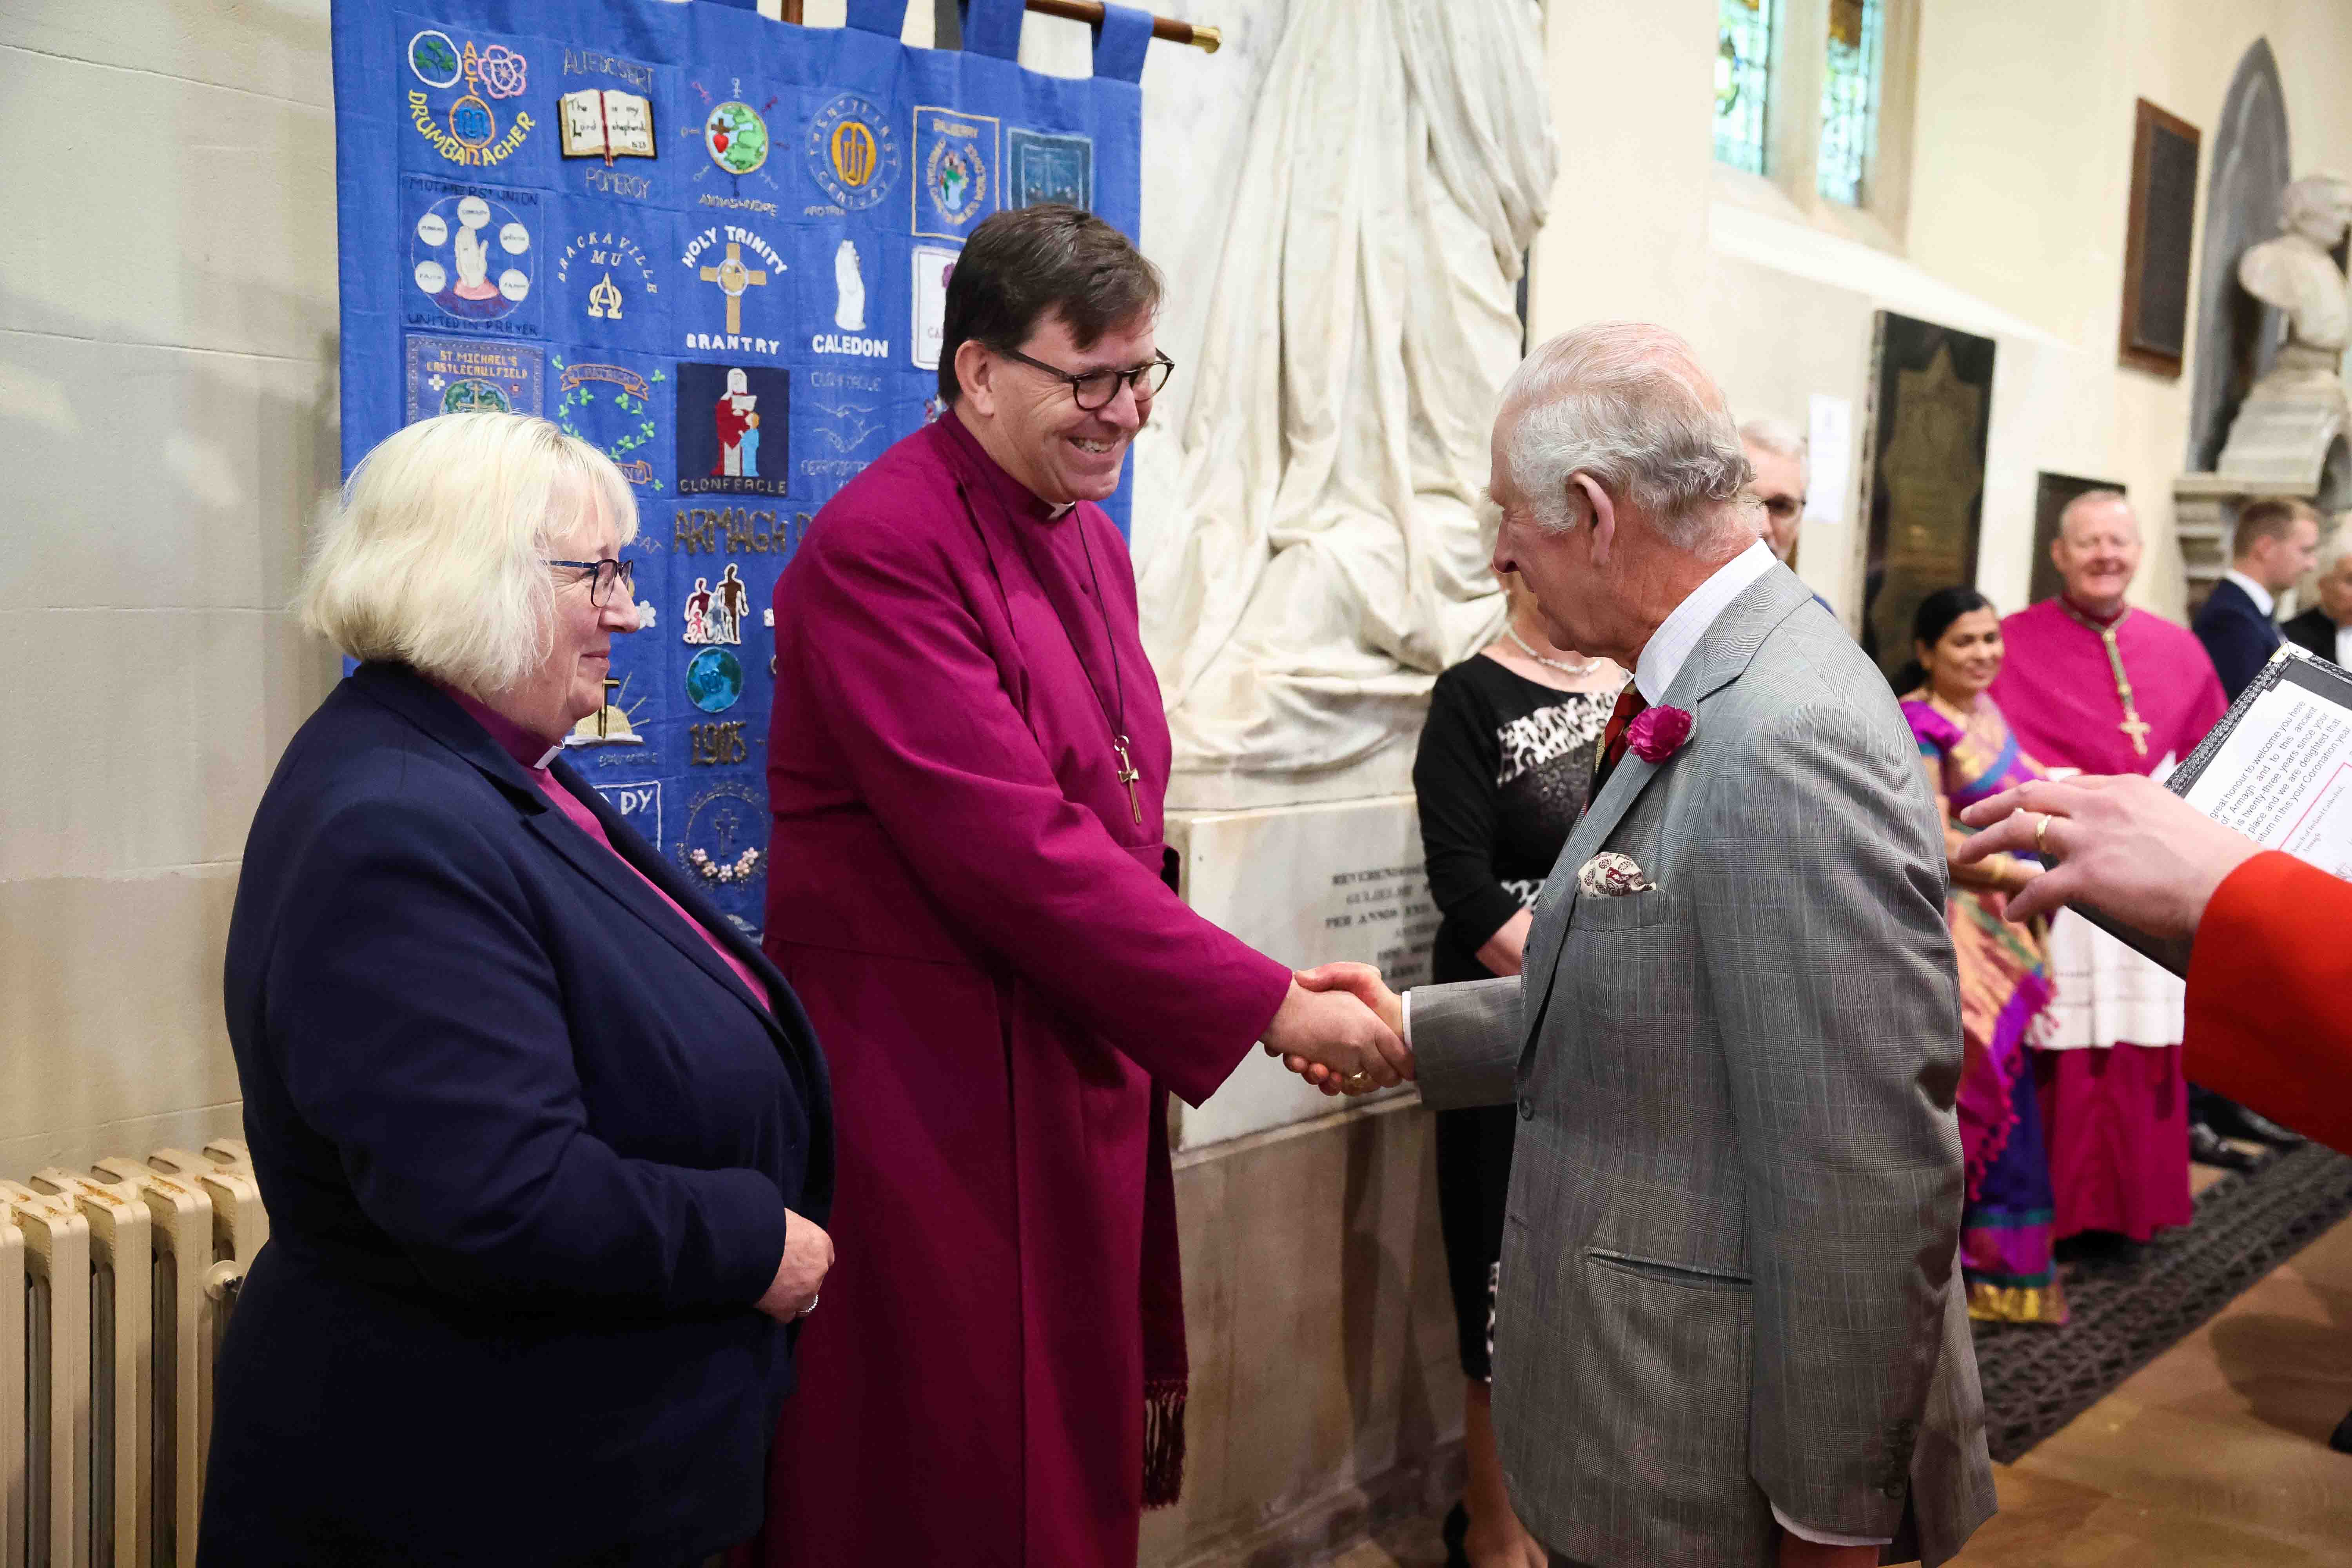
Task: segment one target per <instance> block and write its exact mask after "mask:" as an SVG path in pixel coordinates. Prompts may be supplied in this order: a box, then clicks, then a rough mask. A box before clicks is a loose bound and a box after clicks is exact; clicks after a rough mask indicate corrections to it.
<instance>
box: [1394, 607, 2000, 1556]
mask: <svg viewBox="0 0 2352 1568" xmlns="http://www.w3.org/2000/svg"><path fill="white" fill-rule="evenodd" d="M1665 700H1666V701H1667V702H1668V703H1670V704H1672V705H1674V706H1675V707H1679V708H1684V709H1686V710H1689V711H1690V712H1692V713H1693V714H1694V715H1695V717H1696V727H1695V728H1694V730H1693V731H1692V733H1691V736H1690V739H1689V741H1688V742H1686V743H1685V746H1684V747H1683V749H1682V750H1681V751H1680V752H1676V753H1675V755H1674V756H1672V757H1669V758H1668V759H1667V760H1666V761H1664V763H1656V764H1652V763H1645V762H1643V761H1642V760H1641V759H1640V758H1638V757H1636V756H1634V755H1633V754H1632V753H1630V752H1629V753H1628V754H1627V755H1626V757H1625V759H1624V761H1623V763H1622V764H1620V766H1619V767H1618V769H1617V771H1616V772H1615V773H1614V774H1612V776H1611V778H1610V780H1609V782H1608V784H1607V785H1606V787H1604V788H1603V789H1602V790H1601V794H1600V795H1599V797H1598V798H1597V799H1596V800H1595V801H1594V802H1593V804H1592V808H1591V812H1590V813H1589V814H1588V815H1587V816H1585V818H1584V820H1583V822H1582V823H1581V824H1580V825H1579V826H1578V827H1577V829H1576V831H1575V832H1574V833H1573V834H1572V835H1570V838H1569V841H1568V845H1567V847H1566V848H1564V849H1563V850H1562V851H1561V853H1560V858H1559V863H1558V865H1557V866H1555V867H1554V868H1553V871H1552V875H1551V879H1550V880H1549V882H1547V883H1546V884H1545V887H1544V890H1543V896H1542V899H1541V900H1540V901H1539V902H1538V904H1537V906H1536V918H1535V925H1534V928H1533V930H1532V931H1530V932H1529V933H1528V942H1527V968H1526V971H1525V973H1524V975H1523V976H1522V977H1520V978H1517V979H1508V980H1492V981H1478V982H1474V983H1471V984H1462V985H1444V986H1434V987H1422V988H1419V989H1416V990H1415V991H1414V992H1413V994H1412V1038H1413V1047H1414V1054H1415V1056H1416V1058H1418V1063H1419V1073H1420V1081H1421V1092H1422V1096H1423V1099H1424V1100H1426V1101H1428V1103H1429V1104H1431V1105H1432V1106H1433V1107H1436V1108H1438V1109H1441V1110H1442V1109H1447V1108H1451V1107H1455V1106H1470V1105H1492V1104H1504V1103H1508V1102H1510V1101H1511V1100H1514V1099H1516V1100H1517V1104H1518V1108H1519V1115H1520V1119H1521V1120H1520V1123H1519V1132H1518V1140H1517V1146H1516V1150H1515V1152H1514V1154H1513V1158H1512V1166H1511V1186H1510V1199H1509V1204H1508V1206H1507V1210H1506V1218H1505V1224H1504V1234H1503V1260H1502V1286H1501V1296H1500V1300H1499V1302H1498V1305H1497V1310H1496V1368H1495V1425H1496V1430H1497V1433H1498V1434H1499V1437H1500V1442H1501V1447H1502V1457H1503V1468H1504V1472H1505V1475H1506V1477H1507V1479H1508V1480H1509V1482H1510V1489H1511V1496H1512V1500H1513V1501H1514V1502H1515V1503H1516V1504H1517V1508H1518V1510H1519V1517H1520V1518H1521V1519H1522V1520H1524V1521H1526V1523H1527V1525H1528V1529H1529V1530H1531V1531H1534V1533H1535V1534H1536V1536H1537V1537H1538V1539H1540V1540H1541V1541H1543V1542H1545V1543H1546V1544H1547V1545H1549V1547H1551V1548H1552V1550H1553V1551H1555V1552H1561V1553H1564V1554H1565V1555H1567V1556H1568V1557H1570V1558H1573V1559H1577V1560H1579V1561H1581V1562H1583V1563H1591V1564H1595V1565H1596V1568H1618V1565H1621V1564H1622V1565H1624V1568H1634V1565H1637V1564H1638V1565H1639V1568H1657V1565H1664V1564H1683V1563H1687V1564H1690V1565H1692V1568H1723V1565H1727V1564H1748V1563H1752V1564H1758V1565H1762V1564H1765V1563H1768V1562H1769V1558H1770V1552H1771V1542H1772V1513H1771V1505H1772V1503H1774V1502H1777V1503H1779V1504H1780V1507H1781V1508H1782V1509H1784V1510H1787V1512H1788V1513H1789V1516H1790V1518H1792V1519H1794V1520H1796V1521H1799V1522H1801V1523H1803V1524H1806V1525H1808V1526H1811V1528H1813V1529H1815V1530H1818V1531H1825V1532H1828V1533H1832V1534H1838V1535H1850V1536H1863V1537H1874V1536H1877V1537H1884V1536H1893V1537H1895V1546H1894V1547H1893V1548H1890V1549H1889V1550H1888V1552H1886V1554H1885V1561H1886V1562H1890V1563H1895V1562H1906V1561H1908V1560H1909V1558H1910V1557H1912V1556H1915V1555H1924V1556H1925V1558H1926V1561H1927V1563H1928V1564H1930V1565H1932V1564H1935V1563H1940V1562H1942V1561H1943V1560H1944V1559H1946V1558H1948V1557H1949V1556H1951V1555H1952V1554H1953V1553H1954V1552H1957V1551H1958V1550H1959V1548H1960V1545H1961V1543H1962V1542H1965V1541H1967V1539H1968V1537H1969V1532H1970V1531H1973V1530H1975V1529H1976V1527H1977V1526H1978V1525H1979V1523H1981V1522H1982V1521H1984V1520H1985V1519H1987V1518H1988V1517H1990V1515H1991V1513H1992V1511H1993V1491H1992V1475H1991V1469H1990V1464H1989V1462H1988V1460H1987V1458H1986V1452H1985V1436H1984V1405H1983V1400H1982V1398H1981V1396H1980V1394H1979V1391H1978V1387H1977V1368H1976V1354H1975V1351H1974V1350H1973V1348H1972V1346H1971V1343H1970V1341H1969V1322H1968V1309H1967V1304H1966V1300H1965V1296H1964V1294H1963V1290H1962V1286H1961V1282H1960V1278H1959V1272H1958V1268H1957V1267H1956V1262H1957V1253H1958V1241H1959V1223H1960V1199H1961V1193H1962V1176H1961V1167H1960V1142H1959V1131H1958V1125H1957V1124H1956V1123H1955V1121H1953V1117H1952V1094H1953V1090H1954V1089H1955V1087H1956V1086H1957V1084H1958V1078H1959V1068H1960V1018H1959V995H1958V982H1957V980H1956V978H1955V975H1954V971H1953V960H1952V944H1951V938H1950V936H1949V933H1948V931H1947V929H1946V927H1945V924H1944V900H1945V866H1944V840H1943V833H1942V830H1941V825H1940V823H1939V822H1938V820H1937V815H1936V806H1935V802H1934V799H1933V797H1932V796H1931V795H1929V793H1928V790H1927V781H1926V777H1925V774H1924V773H1923V771H1922V770H1921V768H1920V766H1919V762H1918V752H1917V748H1916V744H1915V743H1914V742H1913V740H1912V737H1911V733H1910V731H1909V728H1908V727H1907V726H1906V724H1905V723H1904V721H1903V718H1902V715H1901V712H1900V710H1898V709H1897V708H1896V706H1895V699H1894V697H1893V695H1892V694H1891V693H1890V692H1889V691H1888V690H1887V687H1886V682H1885V680H1884V679H1882V678H1881V677H1880V675H1879V673H1878V671H1877V670H1876V669H1875V668H1873V667H1872V666H1871V664H1870V661H1869V660H1868V659H1866V658H1864V656H1863V654H1862V652H1861V650H1860V649H1858V648H1857V647H1855V646H1854V644H1853V639H1852V638H1851V637H1847V636H1846V634H1845V633H1844V631H1843V629H1842V628H1841V627H1840V626H1838V625H1837V623H1836V622H1835V621H1834V620H1832V618H1831V617H1830V616H1829V615H1828V613H1827V612H1825V611H1824V610H1823V609H1822V607H1821V606H1820V605H1818V604H1816V603H1815V602H1814V601H1813V598H1812V595H1811V593H1810V592H1808V591H1807V590H1806V589H1805V588H1804V587H1803V586H1802V585H1801V584H1800V583H1799V582H1798V580H1797V579H1796V578H1795V577H1794V576H1793V575H1791V574H1790V573H1789V572H1788V571H1787V570H1786V569H1785V568H1783V567H1779V566H1775V567H1773V568H1772V569H1771V570H1770V571H1769V572H1768V573H1766V574H1765V575H1764V576H1763V577H1761V578H1759V580H1758V581H1757V582H1755V583H1754V584H1751V585H1750V586H1749V587H1748V589H1747V590H1746V591H1745V592H1744V593H1742V594H1741V595H1740V596H1739V597H1738V598H1737V599H1736V600H1734V601H1733V602H1732V604H1731V605H1730V606H1729V607H1728V608H1727V609H1726V610H1725V612H1724V613H1723V615H1722V616H1720V617H1719V618H1718V619H1717V621H1716V623H1715V625H1714V626H1711V627H1709V628H1708V630H1707V631H1706V635H1705V636H1704V637H1702V638H1701V639H1700V641H1699V643H1698V645H1697V647H1696V648H1695V649H1693V651H1692V653H1691V656H1690V658H1689V659H1688V660H1687V662H1685V665H1684V666H1683V668H1682V670H1681V672H1680V674H1679V675H1677V676H1676V678H1675V681H1674V684H1673V686H1672V688H1671V689H1669V690H1668V691H1667V693H1666V698H1665ZM1603 848H1609V849H1614V850H1619V851H1622V853H1624V854H1627V855H1630V856H1631V857H1633V859H1634V860H1635V861H1636V862H1638V863H1639V864H1640V865H1641V867H1642V868H1643V870H1645V871H1646V872H1648V874H1649V876H1650V878H1651V879H1652V880H1653V881H1654V882H1656V883H1657V887H1656V889H1654V890H1653V891H1649V892H1643V893H1634V894H1629V895H1626V896H1623V897H1618V898H1592V897H1580V895H1579V893H1578V888H1577V871H1578V869H1579V868H1580V867H1581V866H1582V865H1583V864H1584V863H1585V862H1586V861H1587V860H1588V859H1590V858H1591V857H1592V856H1593V855H1595V854H1597V853H1598V852H1600V851H1601V849H1603Z"/></svg>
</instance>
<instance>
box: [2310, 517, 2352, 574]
mask: <svg viewBox="0 0 2352 1568" xmlns="http://www.w3.org/2000/svg"><path fill="white" fill-rule="evenodd" d="M2347 554H2352V512H2346V513H2344V514H2343V515H2342V516H2341V517H2338V518H2337V519H2336V526H2335V527H2334V528H2331V529H2329V530H2328V531H2327V535H2326V538H2324V539H2322V540H2321V541H2320V542H2319V561H2318V566H2319V573H2320V575H2321V576H2323V577H2324V576H2326V574H2328V573H2330V572H2333V571H2335V570H2336V567H2337V566H2338V565H2339V564H2341V563H2342V562H2343V560H2344V557H2345V556H2346V555H2347Z"/></svg>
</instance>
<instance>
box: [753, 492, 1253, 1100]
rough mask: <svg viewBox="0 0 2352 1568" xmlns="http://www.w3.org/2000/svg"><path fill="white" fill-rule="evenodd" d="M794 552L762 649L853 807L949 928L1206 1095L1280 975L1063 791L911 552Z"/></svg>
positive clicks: (951, 607)
mask: <svg viewBox="0 0 2352 1568" xmlns="http://www.w3.org/2000/svg"><path fill="white" fill-rule="evenodd" d="M852 538H854V541H855V542H854V543H850V544H845V543H844V541H845V540H849V539H852ZM802 548H803V552H804V559H803V560H799V561H795V562H794V563H793V572H794V574H795V582H796V585H797V587H798V588H799V590H800V593H799V600H798V603H797V605H795V612H796V613H795V616H794V618H793V625H792V626H790V628H789V634H790V635H789V638H786V637H780V638H779V640H780V642H783V643H785V644H786V647H787V657H788V658H793V659H795V660H796V661H798V662H799V663H800V664H801V665H802V666H803V668H805V670H806V671H807V675H808V679H809V684H810V687H811V689H812V690H813V692H814V696H815V697H816V699H817V700H818V702H819V703H820V704H821V706H822V709H823V710H824V711H826V712H829V713H831V714H834V715H836V716H837V721H835V722H834V723H832V724H831V725H830V726H829V728H830V730H831V732H832V734H833V735H834V737H835V742H836V743H837V744H838V745H839V747H840V750H841V753H842V756H843V758H844V760H845V763H846V766H847V769H848V772H849V774H850V777H851V779H852V780H853V781H854V783H855V785H856V789H857V792H858V794H859V795H860V796H861V797H862V799H863V801H864V803H865V805H866V809H867V810H868V811H870V812H872V813H873V814H874V816H875V819H876V820H877V822H879V823H880V824H881V826H882V827H883V829H884V831H885V832H887V834H888V835H889V836H890V837H891V838H892V839H893V840H894V841H895V842H896V843H897V845H898V848H899V849H900V851H901V852H902V853H903V854H904V855H905V856H906V858H907V859H908V861H909V862H910V863H912V864H913V865H915V866H918V867H919V868H922V872H923V875H924V878H925V881H926V887H927V889H928V891H929V893H930V895H931V897H932V898H934V899H935V900H937V901H938V902H939V904H940V906H941V907H942V908H943V909H944V910H946V912H947V914H948V915H949V917H950V919H951V920H953V921H956V922H957V924H959V925H960V926H961V928H962V930H963V931H965V932H967V933H969V934H970V935H971V937H972V938H973V939H975V940H977V941H979V942H982V943H984V944H986V945H987V946H989V947H991V948H992V949H994V950H995V951H996V952H999V953H1000V954H1002V955H1003V958H1004V959H1005V960H1006V962H1008V963H1011V964H1012V965H1013V967H1014V968H1015V969H1017V970H1019V971H1020V972H1021V973H1023V974H1024V976H1026V977H1027V978H1028V979H1029V980H1030V981H1032V982H1033V983H1034V984H1036V985H1037V986H1038V988H1039V989H1040V990H1042V991H1044V992H1045V994H1047V995H1049V996H1051V997H1052V998H1053V999H1054V1001H1055V1003H1056V1004H1057V1005H1060V1006H1061V1007H1062V1009H1063V1010H1064V1011H1066V1013H1068V1014H1069V1015H1070V1016H1072V1017H1074V1018H1076V1019H1078V1020H1079V1021H1080V1022H1081V1023H1083V1024H1084V1025H1085V1026H1087V1027H1088V1028H1090V1029H1092V1030H1094V1031H1095V1032H1096V1033H1097V1034H1099V1035H1101V1036H1102V1037H1104V1038H1105V1039H1106V1040H1108V1042H1110V1044H1111V1045H1113V1046H1114V1047H1117V1048H1118V1050H1120V1051H1122V1052H1123V1053H1125V1054H1126V1055H1127V1056H1129V1058H1133V1059H1134V1060H1135V1061H1136V1062H1137V1063H1138V1064H1139V1065H1140V1066H1141V1067H1142V1068H1144V1069H1145V1070H1146V1071H1148V1072H1150V1074H1151V1075H1152V1077H1154V1078H1155V1079H1159V1080H1160V1082H1161V1083H1163V1084H1165V1085H1167V1086H1168V1087H1169V1088H1170V1089H1172V1090H1174V1091H1175V1092H1176V1093H1178V1094H1180V1095H1181V1096H1183V1098H1184V1099H1185V1100H1187V1101H1189V1102H1191V1103H1192V1104H1195V1105H1197V1104H1199V1103H1200V1102H1201V1101H1202V1100H1205V1099H1206V1098H1208V1096H1209V1094H1210V1092H1211V1091H1212V1090H1213V1089H1216V1087H1217V1086H1218V1085H1219V1084H1221V1083H1223V1081H1224V1080H1225V1079H1226V1077H1227V1075H1229V1074H1230V1073H1231V1072H1232V1071H1233V1070H1234V1068H1235V1067H1236V1066H1237V1065H1239V1063H1240V1061H1241V1059H1242V1058H1243V1057H1244V1056H1245V1055H1247V1054H1248V1052H1249V1049H1250V1047H1251V1046H1253V1045H1254V1044H1255V1043H1256V1041H1257V1039H1258V1037H1259V1036H1260V1035H1262V1034H1263V1033H1264V1032H1265V1026H1266V1025H1267V1024H1269V1023H1271V1022H1272V1021H1273V1019H1274V1015H1275V1014H1276V1011H1277V1010H1278V1009H1279V1008H1280V1007H1281V1005H1282V1002H1283V998H1284V996H1285V995H1286V994H1287V993H1288V991H1289V988H1290V970H1289V968H1288V967H1287V966H1286V965H1285V964H1282V963H1276V961H1275V960H1273V959H1271V958H1268V957H1266V956H1265V954H1263V953H1260V952H1257V951H1256V950H1255V949H1254V948H1252V947H1250V946H1249V945H1248V944H1247V943H1245V942H1242V941H1241V940H1240V939H1239V938H1237V937H1235V936H1234V935H1232V934H1231V933H1229V932H1227V931H1224V930H1223V929H1221V928H1220V927H1218V926H1217V925H1216V924H1215V923H1213V921H1209V920H1206V919H1204V918H1203V917H1202V916H1201V915H1198V914H1196V913H1194V912H1193V911H1192V910H1191V909H1189V908H1187V907H1186V906H1185V904H1184V903H1183V901H1182V900H1180V899H1178V898H1177V896H1176V895H1175V894H1174V893H1172V892H1171V891H1170V890H1169V889H1168V887H1167V885H1166V884H1165V883H1163V882H1161V881H1160V878H1159V876H1158V875H1157V868H1156V867H1154V868H1146V867H1145V866H1144V864H1143V863H1142V862H1141V861H1140V860H1139V859H1138V858H1136V856H1135V855H1133V854H1131V853H1130V852H1129V850H1127V849H1126V848H1124V847H1121V846H1120V845H1119V844H1118V842H1116V841H1115V840H1114V839H1113V838H1112V837H1111V836H1110V835H1109V834H1108V832H1107V831H1105V830H1104V827H1103V825H1102V822H1101V820H1100V819H1099V818H1098V817H1097V816H1095V815H1094V813H1093V812H1091V811H1088V810H1087V808H1086V807H1084V806H1082V805H1076V804H1075V803H1074V802H1072V801H1070V800H1069V799H1067V798H1066V797H1065V796H1064V795H1063V794H1062V786H1061V784H1060V782H1059V781H1058V780H1057V779H1056V778H1055V775H1054V770H1053V768H1052V767H1051V765H1050V764H1049V763H1047V761H1046V759H1045V756H1044V754H1043V753H1042V752H1039V750H1038V748H1037V742H1036V739H1035V737H1034V736H1033V735H1032V734H1031V733H1030V732H1029V729H1028V726H1027V725H1026V724H1024V722H1023V721H1022V718H1021V715H1020V713H1019V711H1018V710H1016V709H1015V708H1014V707H1013V700H1012V699H1011V698H1010V697H1008V696H1007V695H1006V693H1005V690H1004V688H1003V685H1002V684H1001V680H1002V677H1001V672H1000V671H999V670H998V668H997V666H996V663H995V661H994V660H993V659H992V658H991V657H990V655H989V653H988V650H987V648H986V647H985V646H984V641H983V637H982V631H981V627H980V625H979V622H978V621H977V619H976V618H975V617H974V616H973V615H972V613H971V610H970V608H969V607H968V606H967V605H965V604H964V602H963V601H962V599H961V597H960V596H959V595H958V594H957V593H956V591H955V590H954V589H953V588H952V587H951V586H950V584H949V583H948V582H947V581H946V580H945V574H944V573H943V572H942V570H941V568H940V563H939V561H938V559H937V558H936V556H935V555H934V554H933V553H932V552H930V551H929V549H928V548H927V547H926V546H925V545H924V544H923V543H922V542H920V541H919V540H918V539H914V538H910V537H908V535H907V533H906V532H904V531H898V532H894V531H891V530H889V529H888V528H886V527H877V528H871V529H861V530H856V531H854V533H852V532H845V531H844V530H842V529H841V528H838V527H836V528H835V529H834V530H833V531H831V532H830V533H828V532H827V531H824V530H823V529H819V530H818V531H815V532H814V533H812V534H811V535H810V538H809V541H808V542H807V543H806V544H804V545H803V547H802ZM778 618H779V619H780V620H781V619H782V618H783V617H782V616H779V617H778Z"/></svg>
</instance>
